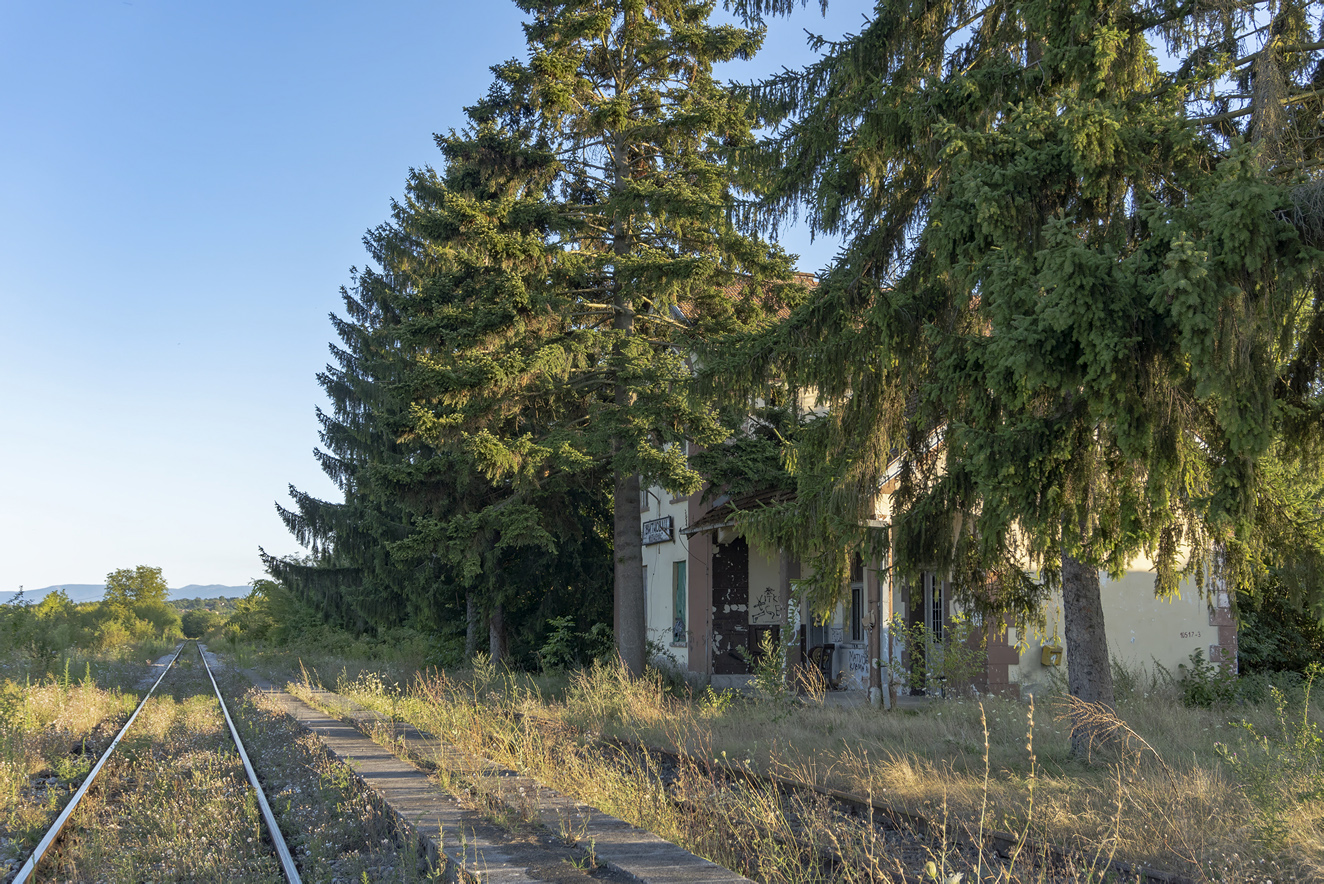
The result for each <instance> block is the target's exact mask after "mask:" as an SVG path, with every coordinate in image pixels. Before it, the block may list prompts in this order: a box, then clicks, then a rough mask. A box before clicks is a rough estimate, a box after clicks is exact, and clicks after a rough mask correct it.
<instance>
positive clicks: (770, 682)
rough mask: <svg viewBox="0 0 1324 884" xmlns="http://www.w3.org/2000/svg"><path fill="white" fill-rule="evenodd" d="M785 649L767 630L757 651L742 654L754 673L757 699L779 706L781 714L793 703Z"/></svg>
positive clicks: (793, 696)
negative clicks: (788, 682) (753, 653)
mask: <svg viewBox="0 0 1324 884" xmlns="http://www.w3.org/2000/svg"><path fill="white" fill-rule="evenodd" d="M741 650H742V652H743V651H744V649H743V648H742V649H741ZM787 650H788V648H787V646H785V645H781V644H779V643H778V642H777V640H776V639H774V638H773V637H772V631H771V630H768V631H766V632H764V633H763V637H762V639H760V641H759V649H758V653H757V654H755V655H750V654H748V653H745V654H744V656H745V658H746V660H747V661H748V662H749V666H750V670H751V672H752V673H753V675H754V681H753V684H754V690H755V691H756V692H757V693H758V697H759V699H760V700H764V701H766V702H769V703H772V704H773V705H774V706H778V707H781V708H782V709H783V712H782V714H783V715H785V714H786V710H789V708H790V707H791V706H792V705H793V704H794V703H795V693H794V692H793V691H792V690H791V689H790V687H788V685H787V675H788V673H789V670H790V660H789V658H788V655H787ZM751 657H752V659H751Z"/></svg>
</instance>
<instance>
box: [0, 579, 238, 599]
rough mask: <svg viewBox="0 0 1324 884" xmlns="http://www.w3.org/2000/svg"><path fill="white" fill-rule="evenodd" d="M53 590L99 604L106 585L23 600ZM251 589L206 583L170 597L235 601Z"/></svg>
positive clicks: (29, 592)
mask: <svg viewBox="0 0 1324 884" xmlns="http://www.w3.org/2000/svg"><path fill="white" fill-rule="evenodd" d="M55 589H63V590H64V591H65V594H66V595H68V596H69V600H70V601H74V602H99V601H101V597H102V596H104V595H105V594H106V585H105V584H104V583H57V584H55V585H54V586H43V587H42V588H41V589H25V590H24V591H23V598H25V599H27V600H28V601H30V602H39V601H41V600H42V599H44V598H45V597H46V593H48V592H50V591H51V590H55ZM251 589H252V587H249V586H222V585H221V584H219V583H208V584H206V585H203V584H199V583H190V584H189V585H188V586H180V587H177V588H176V587H172V588H171V590H170V597H171V598H172V599H215V598H226V599H237V598H242V597H243V596H246V595H248V593H249V591H250V590H251ZM16 595H18V593H16V592H0V604H5V603H7V602H10V601H12V600H13V598H14V596H16Z"/></svg>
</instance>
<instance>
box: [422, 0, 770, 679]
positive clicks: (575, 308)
mask: <svg viewBox="0 0 1324 884" xmlns="http://www.w3.org/2000/svg"><path fill="white" fill-rule="evenodd" d="M518 5H519V6H520V7H521V8H522V9H524V10H525V11H526V12H528V13H529V14H530V15H531V17H532V21H531V22H529V23H528V24H527V25H526V26H525V31H526V35H527V38H528V44H529V56H528V59H527V60H526V61H524V62H517V61H512V62H510V63H508V64H505V65H502V66H500V67H499V68H498V69H497V75H498V76H497V84H496V86H495V87H494V89H493V92H492V95H491V96H490V97H489V100H488V101H487V103H486V104H485V108H486V110H485V111H484V113H487V114H489V115H491V116H492V117H493V118H497V117H502V118H504V119H506V120H508V121H509V120H510V119H514V118H518V117H521V116H522V115H524V114H526V113H531V114H533V115H534V118H535V119H536V131H537V134H538V137H539V138H541V139H542V142H543V144H544V145H545V148H546V150H547V151H548V153H549V155H550V156H552V157H554V158H555V160H556V163H557V168H556V174H555V176H554V178H553V180H551V181H550V182H549V184H548V190H547V194H546V200H545V203H544V205H545V207H546V208H547V209H549V210H550V214H549V217H548V222H547V223H548V224H549V231H550V234H551V236H552V241H553V242H554V243H555V245H556V247H557V254H556V261H555V267H554V268H551V269H549V270H547V271H546V272H545V273H544V274H543V275H542V276H540V277H539V278H538V279H537V280H536V282H535V281H530V282H529V288H530V289H531V290H537V291H539V292H540V297H542V298H545V300H544V301H541V302H539V303H538V309H539V310H545V314H546V315H547V316H549V317H553V318H554V319H550V320H548V321H549V323H551V325H548V326H544V327H540V328H535V327H534V326H533V325H531V324H525V325H522V326H521V327H520V329H519V331H520V333H521V334H523V333H527V334H529V335H530V336H531V337H530V339H529V341H530V343H531V344H532V342H535V341H536V346H531V352H532V353H534V354H536V360H533V361H532V362H531V363H530V365H529V367H528V369H527V370H524V371H521V372H507V371H499V370H497V369H496V367H495V366H494V367H493V370H492V371H490V372H488V373H487V374H483V373H481V372H478V371H477V370H475V371H474V372H473V373H472V374H471V376H470V386H471V392H470V393H467V394H464V395H460V393H459V392H458V391H453V392H452V394H451V400H450V401H444V400H439V401H437V402H435V403H429V402H426V401H424V402H420V403H419V404H420V411H421V414H420V416H419V422H418V426H419V432H420V433H423V434H427V435H429V436H430V437H431V438H435V439H443V438H452V439H459V440H466V443H467V444H468V445H469V446H470V450H472V451H474V452H475V455H476V456H477V457H479V459H480V461H481V462H482V463H483V464H484V466H485V467H486V468H487V469H488V470H489V472H490V475H491V476H492V477H493V478H494V480H495V479H498V478H513V477H515V476H516V475H518V474H519V473H520V472H521V471H524V472H525V473H530V474H532V476H531V477H536V476H537V475H538V474H540V473H545V474H546V476H547V477H548V478H549V479H550V478H551V477H553V476H555V475H557V474H560V473H564V472H566V471H575V470H580V469H587V468H588V466H589V465H604V466H606V467H607V469H608V470H609V471H610V475H611V476H612V486H613V489H612V490H613V494H612V502H613V529H612V547H613V555H614V557H615V578H614V584H615V589H614V604H613V608H614V627H615V634H616V640H617V648H618V651H619V654H620V657H621V659H622V660H623V661H624V663H625V664H626V666H627V667H628V668H629V670H630V671H631V672H635V673H638V672H640V671H642V669H643V666H644V663H645V660H644V653H645V652H644V645H645V630H644V607H643V604H644V595H643V584H642V577H643V575H642V544H641V538H640V524H639V506H640V483H641V481H644V482H648V483H657V484H661V485H663V486H664V487H666V488H668V489H670V490H671V491H673V492H676V493H691V492H693V491H695V490H696V489H697V488H698V487H699V484H700V478H699V476H698V474H697V473H696V472H695V471H694V470H692V469H691V468H690V466H689V464H688V463H687V459H686V456H687V446H686V443H687V441H692V442H696V443H698V444H700V445H711V444H714V443H716V442H718V441H720V440H721V439H722V438H723V437H724V435H725V433H724V431H723V429H722V427H721V424H720V423H719V422H718V421H717V420H716V418H715V416H714V414H713V413H712V410H711V408H710V407H709V404H708V403H707V402H705V401H704V400H702V399H701V398H699V397H698V396H697V395H696V393H695V389H694V386H693V384H692V380H693V377H692V374H693V372H692V367H691V365H690V355H691V354H692V353H693V352H694V351H695V350H696V348H697V347H698V346H699V343H700V342H701V341H703V340H705V339H708V338H712V337H715V336H718V335H721V334H724V333H729V332H735V331H738V330H741V329H746V328H750V327H753V326H755V325H757V324H758V323H760V322H762V321H763V319H764V318H765V316H766V315H767V308H768V307H769V306H775V304H776V303H778V302H779V299H780V298H781V297H783V296H784V295H786V294H787V293H786V292H784V291H783V288H782V286H781V285H780V284H778V281H779V280H785V279H789V277H790V262H789V259H788V258H787V256H786V255H785V254H783V253H782V252H781V251H780V250H778V249H775V248H771V247H769V246H768V245H767V244H766V243H763V242H761V241H759V240H758V239H756V238H752V237H749V236H745V235H742V234H741V233H740V232H739V231H737V229H736V228H735V226H734V224H733V223H732V221H731V215H732V213H733V210H734V206H735V204H736V203H737V201H738V199H739V197H740V196H741V194H740V193H739V191H738V190H737V188H736V187H735V185H734V182H733V176H732V172H731V170H730V168H729V166H728V165H727V163H726V162H725V157H726V155H727V153H728V152H729V151H730V150H731V149H733V148H737V147H739V146H742V145H748V144H749V143H751V141H752V138H751V129H750V126H751V116H750V114H749V112H748V108H747V105H746V103H745V102H744V101H743V100H742V99H741V98H740V97H739V96H738V95H737V94H736V93H735V92H733V91H732V90H730V89H727V88H725V87H723V86H722V85H721V84H719V83H718V82H717V81H716V80H715V79H714V77H713V73H712V67H713V65H714V64H715V63H718V62H722V61H727V60H731V59H735V58H745V57H748V56H749V55H751V54H752V53H753V52H754V51H756V50H757V48H758V46H759V43H760V41H761V39H762V34H761V32H758V31H754V30H749V29H744V28H739V27H733V26H716V25H713V24H710V23H709V21H708V17H709V15H710V13H711V11H712V4H711V3H702V2H682V0H668V2H653V3H642V2H637V0H575V2H553V3H543V2H533V0H518ZM502 296H503V297H504V296H505V295H504V293H503V295H502ZM556 321H559V322H560V323H561V325H560V326H559V327H553V326H555V322H556ZM512 340H513V339H512ZM475 369H476V367H475ZM549 391H557V392H558V393H559V392H560V391H573V392H574V393H575V394H576V395H579V396H580V397H582V399H581V401H582V411H581V412H580V413H577V414H575V415H573V416H572V417H567V418H566V419H563V420H560V419H558V420H557V421H554V422H552V423H551V424H549V425H548V426H547V427H546V429H547V432H546V434H544V435H541V436H539V435H532V436H528V435H520V434H519V433H517V432H513V431H511V432H502V433H496V432H485V431H484V430H483V429H482V428H481V426H480V425H481V424H482V423H483V422H484V421H487V420H490V419H491V417H492V416H494V415H515V416H518V415H519V414H522V413H526V412H533V413H536V411H537V409H538V407H539V406H538V403H539V402H540V401H543V400H545V399H546V397H548V396H549V395H551V394H550V393H549ZM461 401H463V403H464V404H463V407H461V408H460V409H459V410H460V411H461V412H462V413H463V415H464V416H463V417H462V418H456V417H455V414H456V407H457V403H460V402H461ZM516 424H517V422H516Z"/></svg>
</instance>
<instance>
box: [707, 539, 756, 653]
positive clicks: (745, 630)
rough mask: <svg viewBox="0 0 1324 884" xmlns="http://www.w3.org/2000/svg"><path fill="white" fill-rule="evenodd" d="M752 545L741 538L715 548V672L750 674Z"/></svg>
mask: <svg viewBox="0 0 1324 884" xmlns="http://www.w3.org/2000/svg"><path fill="white" fill-rule="evenodd" d="M748 653H749V544H748V543H746V542H745V538H743V537H737V538H736V539H735V540H733V541H731V542H730V543H728V544H725V545H717V546H715V547H714V550H713V674H714V675H748V674H749V662H748V659H747V657H746V656H745V655H746V654H748Z"/></svg>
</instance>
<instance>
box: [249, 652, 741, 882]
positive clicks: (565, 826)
mask: <svg viewBox="0 0 1324 884" xmlns="http://www.w3.org/2000/svg"><path fill="white" fill-rule="evenodd" d="M243 674H244V675H245V676H247V677H249V679H250V680H251V681H253V682H254V684H255V685H257V686H258V687H259V688H261V689H262V690H264V691H265V692H267V693H268V695H269V696H270V697H271V699H272V700H274V701H275V702H276V703H277V704H278V705H279V706H280V707H281V708H282V709H283V710H284V711H285V712H286V714H288V715H290V716H291V717H293V718H294V719H295V720H297V721H299V722H300V724H302V725H303V726H304V727H306V728H308V729H309V730H310V731H311V732H313V733H314V734H316V735H317V736H318V737H319V738H320V739H321V741H322V742H323V744H324V745H325V746H326V747H327V749H328V750H329V751H330V752H331V753H332V754H333V755H335V756H336V757H337V758H339V759H341V760H343V761H344V762H345V763H346V764H347V765H349V766H350V768H351V769H353V770H354V772H355V773H356V774H357V775H358V776H359V778H360V779H361V780H362V781H363V783H364V784H365V785H366V786H367V787H368V788H370V789H371V790H372V791H373V792H375V793H376V794H377V795H378V796H379V797H380V798H381V799H382V800H383V801H384V802H385V803H386V804H387V805H388V806H389V807H390V808H391V809H392V811H393V812H394V813H395V814H396V815H397V817H398V818H399V819H400V821H401V822H402V823H403V824H404V825H405V826H406V827H407V828H408V829H409V830H411V831H414V832H416V833H417V834H418V836H419V838H420V841H421V842H422V843H424V845H425V846H426V848H427V850H428V853H429V857H430V859H431V860H432V861H433V862H434V863H436V864H438V865H440V864H441V863H442V857H444V862H445V864H446V866H447V872H448V876H450V877H453V878H455V879H458V880H466V881H481V882H500V884H506V882H510V884H515V882H523V881H552V882H571V881H587V880H598V881H619V882H625V881H631V882H642V884H753V882H752V881H750V879H748V878H744V877H742V876H740V875H737V874H736V873H734V872H732V871H730V870H728V869H725V868H722V867H721V866H719V865H717V864H716V863H713V862H710V861H708V860H706V859H703V858H701V857H698V856H695V855H694V854H692V853H690V852H689V851H687V850H685V849H683V848H681V847H679V846H677V845H675V844H673V843H671V842H669V841H666V840H664V839H662V838H659V837H658V836H656V835H654V834H652V833H651V832H647V831H644V830H643V829H639V828H636V827H634V826H631V825H629V824H628V823H626V822H624V821H623V820H620V819H617V818H616V817H613V816H609V815H607V814H604V813H602V812H601V811H599V810H597V809H596V808H593V807H590V806H588V805H584V804H580V803H578V802H576V801H575V800H574V799H572V798H569V797H567V796H565V795H562V794H560V793H558V792H556V791H555V790H552V789H549V788H547V787H546V786H543V785H541V784H539V783H537V782H536V781H534V780H532V779H530V778H528V777H524V776H521V775H519V774H517V773H516V772H514V771H510V770H507V769H505V768H502V767H500V766H499V765H497V764H495V763H493V762H491V761H489V760H487V759H484V758H479V757H476V756H472V755H468V754H467V753H464V752H460V751H459V750H458V749H456V748H454V747H452V746H449V745H447V744H444V743H442V742H441V741H439V740H436V739H434V738H432V737H429V736H426V735H424V734H421V733H419V732H418V731H417V730H416V729H414V728H413V727H412V726H409V725H404V724H401V723H399V722H396V723H394V724H392V723H391V722H389V721H386V720H385V719H383V718H382V717H381V716H379V715H377V714H376V713H374V712H371V711H369V710H365V709H363V708H362V707H358V706H357V705H356V704H353V703H352V702H350V701H348V700H346V699H345V698H344V697H341V696H339V695H338V694H333V693H331V692H329V691H327V692H320V693H321V694H322V695H323V696H322V699H323V700H325V701H326V702H325V703H324V704H323V705H326V706H327V707H328V708H332V709H336V710H337V711H338V712H339V711H340V710H344V712H343V713H341V714H343V715H344V719H342V718H337V717H334V716H331V715H328V714H326V713H323V712H321V711H320V710H317V709H314V708H313V707H311V706H308V705H307V704H305V703H303V702H301V701H300V700H298V699H296V698H294V697H292V696H290V695H289V694H287V693H285V692H284V691H280V690H277V689H275V688H274V686H272V685H271V684H270V683H269V682H266V681H265V680H264V679H262V678H261V677H260V676H257V674H256V673H251V672H244V673H243ZM319 702H321V701H320V700H319ZM345 719H348V720H345ZM383 728H385V735H386V736H388V737H389V738H390V741H391V742H393V743H395V745H397V746H398V747H400V748H401V749H402V750H403V752H404V753H406V754H407V755H408V756H410V757H411V758H413V759H415V760H418V761H420V762H422V763H423V764H425V765H428V766H435V767H436V768H437V769H439V770H442V771H445V774H446V776H447V778H448V779H449V780H450V781H456V780H458V781H462V782H464V783H466V784H467V785H469V786H470V787H471V788H472V790H473V791H475V792H477V793H478V794H479V795H481V796H484V797H485V798H486V799H487V800H488V802H489V804H491V803H493V802H495V803H496V804H497V805H499V806H498V807H495V808H493V810H495V811H497V812H498V814H499V815H501V816H504V817H505V818H507V819H513V820H516V821H524V823H525V824H524V825H522V826H521V825H518V824H517V825H515V826H514V827H512V828H508V827H503V826H500V825H497V824H496V823H495V822H493V820H492V819H491V817H490V816H487V815H484V814H483V813H480V812H479V811H478V810H475V809H474V808H473V807H466V806H465V805H464V804H462V803H461V802H460V801H459V800H457V799H456V797H455V796H454V795H452V794H451V793H450V792H448V791H446V790H444V789H443V788H442V787H441V786H440V785H439V784H438V783H437V782H436V781H435V780H434V779H433V778H432V777H430V776H429V775H428V774H427V773H426V772H424V771H423V770H421V769H420V768H419V767H418V766H416V765H414V764H411V763H409V762H408V761H405V760H403V759H401V758H399V757H398V756H397V755H395V754H393V753H392V752H391V751H390V750H388V749H386V748H385V747H383V746H382V745H380V744H379V743H376V742H374V741H373V740H372V739H370V738H369V737H368V736H367V735H366V733H365V732H371V731H373V730H374V729H378V730H379V731H380V730H381V729H383ZM259 766H260V765H259Z"/></svg>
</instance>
